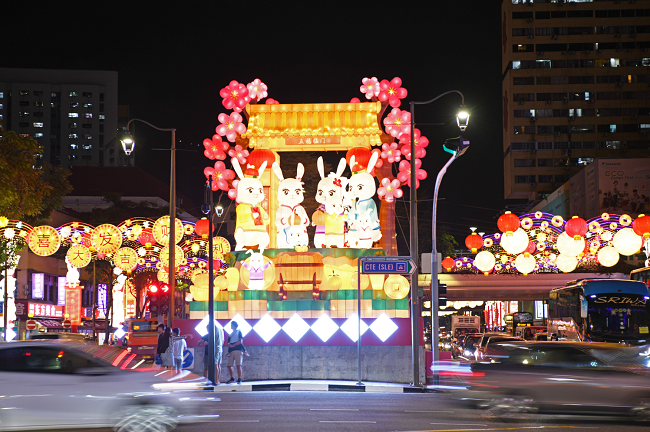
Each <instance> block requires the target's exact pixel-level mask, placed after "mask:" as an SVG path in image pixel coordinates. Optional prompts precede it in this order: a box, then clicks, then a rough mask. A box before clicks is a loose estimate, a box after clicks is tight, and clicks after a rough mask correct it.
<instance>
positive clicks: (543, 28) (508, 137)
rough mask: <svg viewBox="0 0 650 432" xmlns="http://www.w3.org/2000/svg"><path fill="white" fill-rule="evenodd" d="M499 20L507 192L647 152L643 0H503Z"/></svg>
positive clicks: (648, 84) (649, 46)
mask: <svg viewBox="0 0 650 432" xmlns="http://www.w3.org/2000/svg"><path fill="white" fill-rule="evenodd" d="M502 20H503V22H502V27H503V34H502V73H503V75H502V87H503V88H502V98H503V101H502V104H503V155H504V158H503V163H504V180H505V181H504V185H505V190H504V195H505V198H506V199H528V200H530V201H533V200H538V199H543V198H545V197H546V196H548V194H550V193H552V192H553V191H554V190H556V189H557V188H558V187H559V186H560V185H562V184H564V183H565V182H567V181H568V180H569V178H571V177H572V176H573V175H574V174H576V173H577V172H578V171H580V169H582V168H583V167H584V166H586V165H588V164H590V163H592V162H593V161H595V159H596V158H636V157H648V156H649V148H650V136H648V132H650V1H649V0H613V1H612V0H609V1H563V0H546V1H540V0H534V1H532V0H504V1H503V3H502Z"/></svg>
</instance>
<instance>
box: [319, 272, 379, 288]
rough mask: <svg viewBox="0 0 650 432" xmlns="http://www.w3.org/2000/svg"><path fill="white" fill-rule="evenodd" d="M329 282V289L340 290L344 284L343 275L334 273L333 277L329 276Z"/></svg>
mask: <svg viewBox="0 0 650 432" xmlns="http://www.w3.org/2000/svg"><path fill="white" fill-rule="evenodd" d="M327 283H328V285H329V287H328V289H330V290H332V291H338V290H340V289H341V287H342V286H343V281H342V280H341V277H340V276H337V275H334V276H332V277H331V278H329V279H328V280H327ZM382 286H383V285H382Z"/></svg>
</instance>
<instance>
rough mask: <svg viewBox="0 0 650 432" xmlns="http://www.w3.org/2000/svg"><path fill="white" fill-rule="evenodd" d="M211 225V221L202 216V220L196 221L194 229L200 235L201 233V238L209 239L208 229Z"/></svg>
mask: <svg viewBox="0 0 650 432" xmlns="http://www.w3.org/2000/svg"><path fill="white" fill-rule="evenodd" d="M209 225H210V221H209V220H208V218H201V220H199V221H198V222H197V223H196V226H195V227H194V231H195V232H196V233H197V234H198V235H200V236H201V238H203V239H207V238H208V231H209V229H210V227H209Z"/></svg>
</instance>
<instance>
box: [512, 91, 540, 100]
mask: <svg viewBox="0 0 650 432" xmlns="http://www.w3.org/2000/svg"><path fill="white" fill-rule="evenodd" d="M512 100H513V101H515V102H520V101H531V102H532V101H534V100H535V93H513V94H512Z"/></svg>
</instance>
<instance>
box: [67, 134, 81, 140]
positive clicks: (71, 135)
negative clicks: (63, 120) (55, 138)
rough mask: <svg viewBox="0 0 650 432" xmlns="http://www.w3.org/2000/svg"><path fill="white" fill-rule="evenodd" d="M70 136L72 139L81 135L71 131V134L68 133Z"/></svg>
mask: <svg viewBox="0 0 650 432" xmlns="http://www.w3.org/2000/svg"><path fill="white" fill-rule="evenodd" d="M68 138H70V139H75V138H79V135H77V134H76V133H71V134H68Z"/></svg>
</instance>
